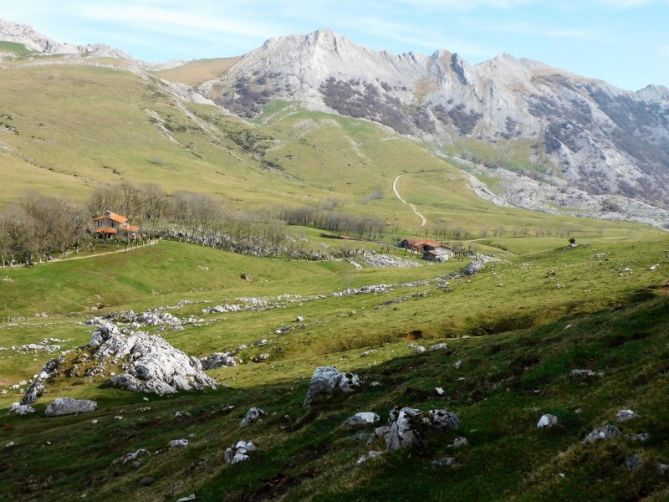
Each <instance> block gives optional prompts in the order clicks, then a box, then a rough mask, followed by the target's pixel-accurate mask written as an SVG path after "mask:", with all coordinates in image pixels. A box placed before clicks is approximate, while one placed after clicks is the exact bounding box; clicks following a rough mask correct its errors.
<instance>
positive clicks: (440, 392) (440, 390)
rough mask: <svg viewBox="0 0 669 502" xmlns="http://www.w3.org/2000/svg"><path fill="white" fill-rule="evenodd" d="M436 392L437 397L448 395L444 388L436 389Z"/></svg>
mask: <svg viewBox="0 0 669 502" xmlns="http://www.w3.org/2000/svg"><path fill="white" fill-rule="evenodd" d="M434 391H435V392H436V393H437V395H439V396H443V395H444V394H445V393H446V391H445V390H444V388H443V387H435V388H434Z"/></svg>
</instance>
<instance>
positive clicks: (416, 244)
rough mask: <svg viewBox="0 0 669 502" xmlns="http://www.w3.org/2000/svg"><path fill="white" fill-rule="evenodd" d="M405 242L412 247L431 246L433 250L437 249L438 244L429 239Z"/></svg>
mask: <svg viewBox="0 0 669 502" xmlns="http://www.w3.org/2000/svg"><path fill="white" fill-rule="evenodd" d="M407 242H408V243H409V245H410V246H414V247H423V246H431V247H433V248H436V247H439V243H438V242H437V241H434V240H430V239H422V240H421V239H407Z"/></svg>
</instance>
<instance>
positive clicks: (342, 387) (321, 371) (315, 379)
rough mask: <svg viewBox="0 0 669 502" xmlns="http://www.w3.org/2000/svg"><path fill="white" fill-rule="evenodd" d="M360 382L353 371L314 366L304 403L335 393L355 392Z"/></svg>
mask: <svg viewBox="0 0 669 502" xmlns="http://www.w3.org/2000/svg"><path fill="white" fill-rule="evenodd" d="M361 384H362V382H361V381H360V378H358V375H356V374H354V373H342V372H341V371H339V370H338V369H337V368H335V367H334V366H321V367H320V368H316V370H315V371H314V374H313V375H312V377H311V382H310V383H309V389H308V390H307V395H306V396H305V398H304V405H305V406H309V405H311V404H313V403H315V402H317V401H320V400H326V399H329V398H331V397H332V396H333V395H335V394H341V393H343V394H348V393H351V392H355V390H356V389H357V388H358V387H360V385H361Z"/></svg>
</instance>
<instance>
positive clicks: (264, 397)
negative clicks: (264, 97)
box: [0, 239, 669, 500]
mask: <svg viewBox="0 0 669 502" xmlns="http://www.w3.org/2000/svg"><path fill="white" fill-rule="evenodd" d="M550 242H551V241H550V240H548V241H545V242H544V250H541V251H536V250H527V251H524V252H519V253H518V254H511V253H501V252H500V253H499V254H500V256H504V260H502V261H500V262H497V263H490V264H488V266H487V267H486V269H484V270H483V271H482V272H480V273H479V274H477V275H474V276H471V277H455V276H454V275H453V274H454V273H456V272H458V271H459V270H460V269H462V268H463V267H464V266H465V265H466V264H467V261H457V260H456V261H451V262H448V263H446V264H442V265H424V266H421V267H418V268H410V269H373V268H363V269H355V268H353V267H352V266H351V265H350V264H348V263H346V262H339V263H337V262H294V261H286V260H277V259H264V258H251V257H245V256H240V255H235V254H231V253H227V252H223V251H218V250H212V249H208V248H203V247H201V246H193V245H188V244H181V243H176V242H168V241H165V242H161V243H160V245H158V246H153V247H148V248H144V249H139V250H137V251H134V252H133V253H118V254H113V255H107V256H101V257H96V258H93V259H89V260H79V261H72V262H67V261H63V262H60V263H53V264H51V265H49V266H42V267H40V266H38V267H35V268H34V269H21V270H18V269H17V270H4V271H0V276H2V283H1V286H0V305H5V306H6V307H5V308H6V309H7V311H9V310H10V309H12V310H13V311H14V312H18V313H20V314H21V315H20V316H18V318H15V319H13V321H12V322H10V323H5V324H2V325H0V346H2V347H3V350H1V351H0V386H1V388H2V389H4V391H3V394H2V395H0V405H2V407H3V408H5V409H6V408H7V407H8V406H9V404H10V403H12V402H14V401H18V400H19V399H20V396H21V390H22V389H25V386H26V385H25V384H21V381H22V380H28V379H30V378H31V377H32V376H33V375H34V374H35V373H37V372H38V371H39V370H40V368H41V367H42V365H43V364H44V362H45V361H46V360H47V359H49V358H51V357H53V355H51V354H49V353H47V352H43V351H37V350H30V349H25V348H23V347H25V346H26V345H28V344H30V343H36V342H39V341H40V340H42V339H44V338H48V337H51V338H56V339H58V340H59V341H58V342H48V343H47V345H49V344H52V345H53V344H54V343H58V345H60V346H61V347H60V349H61V350H64V349H70V348H74V347H77V346H80V345H83V344H85V343H87V342H88V340H89V339H90V333H91V327H90V326H83V325H82V324H81V322H82V321H84V320H86V319H88V318H90V317H91V316H92V315H104V314H105V313H108V312H116V311H124V310H129V309H134V310H135V311H138V312H140V311H143V310H147V309H156V308H158V307H167V306H171V307H173V308H170V309H169V310H162V312H170V313H171V314H172V315H174V316H176V317H177V318H179V319H181V320H185V319H188V318H194V319H195V322H194V324H188V323H186V324H183V329H182V330H173V329H172V328H171V326H170V325H159V326H155V327H150V326H146V327H143V328H142V329H144V330H149V331H150V332H155V333H157V334H160V335H161V336H163V337H164V338H165V339H166V340H168V341H169V343H171V344H172V345H174V346H175V347H177V348H179V349H182V350H184V351H185V352H186V353H188V354H191V355H194V356H198V357H201V356H204V355H207V354H210V353H212V352H223V351H231V352H236V353H237V356H238V357H240V359H241V360H242V361H243V364H241V365H239V366H236V367H223V368H219V369H214V370H210V371H209V374H210V375H211V376H212V377H214V378H216V380H217V381H218V382H219V384H220V387H219V388H218V389H217V390H213V391H212V390H210V391H204V392H182V393H179V394H177V395H174V396H169V397H157V396H154V395H148V396H145V395H141V394H136V393H132V392H128V391H123V390H118V389H114V388H111V387H109V386H106V385H104V380H96V379H91V378H80V377H74V376H72V377H67V378H58V379H56V380H55V381H54V382H51V383H50V384H49V385H48V386H47V393H46V394H45V396H44V397H42V398H41V399H40V400H39V401H37V403H36V404H35V408H36V413H34V414H32V415H27V416H14V415H11V414H9V413H8V412H6V411H3V412H1V414H0V445H1V446H2V448H3V449H2V450H0V465H1V466H2V470H3V471H4V474H3V476H2V477H1V478H0V492H1V493H3V494H5V495H6V496H7V498H9V499H22V500H44V499H57V498H61V497H64V496H72V495H75V496H77V497H86V498H87V499H90V500H102V499H105V500H109V499H111V500H135V499H140V498H141V499H149V500H175V499H177V498H180V497H183V496H188V495H190V494H191V493H194V494H195V495H196V496H197V499H198V500H220V499H226V500H269V499H272V500H274V499H282V498H283V499H286V500H295V499H312V500H316V499H317V500H352V499H353V500H381V499H387V498H388V497H389V496H390V495H389V494H392V497H393V498H397V499H403V500H419V499H420V500H443V499H445V498H448V499H452V500H547V499H552V498H554V497H555V494H559V498H560V499H562V500H576V499H585V500H637V499H639V498H645V499H647V500H663V499H665V498H666V497H667V496H669V491H668V488H667V486H668V485H667V483H668V481H669V476H668V475H667V473H666V468H665V467H663V465H665V464H667V463H669V450H668V449H667V446H666V445H667V444H669V442H668V441H667V434H669V429H667V426H666V424H667V423H669V407H668V406H667V400H666V386H667V384H668V383H669V382H668V381H667V365H666V364H665V362H666V360H668V359H669V355H668V354H667V344H668V343H669V340H668V339H667V333H669V296H668V295H667V293H668V291H667V286H666V285H665V283H666V282H667V279H668V278H669V241H667V240H666V239H658V240H656V241H649V242H646V243H644V252H643V253H640V252H639V250H638V246H637V244H635V243H625V242H607V241H594V242H592V243H587V242H584V243H583V244H582V245H580V246H578V247H577V248H574V249H567V248H564V247H558V248H552V249H551V248H550V247H549V246H550ZM519 244H520V241H518V242H517V243H516V246H518V245H519ZM110 269H111V270H114V271H115V272H114V273H113V274H109V270H110ZM242 272H244V274H245V276H246V277H247V278H249V277H250V278H251V280H245V279H242V278H240V274H241V273H242ZM54 285H57V286H58V287H54ZM369 285H377V288H376V289H373V288H372V289H370V290H369V291H370V292H369V293H367V294H364V293H358V294H353V293H355V292H356V291H353V290H354V289H355V288H361V287H363V286H369ZM378 285H384V286H383V287H378ZM349 288H351V289H349ZM346 290H349V293H347V294H345V295H343V296H341V292H343V291H346ZM335 293H336V294H335ZM286 294H288V295H287V296H286ZM250 298H255V299H256V300H253V301H260V300H262V301H265V303H264V304H263V305H265V307H267V308H265V307H262V308H258V309H251V310H245V311H237V312H235V311H225V310H224V311H222V312H220V313H217V312H213V313H207V312H203V310H204V309H211V307H213V306H215V305H225V304H228V305H244V304H246V303H245V302H249V301H251V300H250ZM184 300H187V302H185V301H184ZM261 303H262V302H261ZM92 306H94V307H95V308H96V309H98V308H101V310H96V311H95V312H91V307H92ZM42 312H44V313H43V314H42ZM35 314H39V316H36V315H35ZM298 316H299V318H300V319H302V321H296V320H297V319H298ZM440 342H444V343H446V344H447V345H448V349H447V350H435V351H430V350H427V351H426V352H423V353H418V349H417V348H416V347H426V348H428V349H429V348H430V347H431V346H432V345H434V344H436V343H440ZM240 346H246V348H241V349H240ZM261 353H265V354H267V355H268V358H267V359H266V360H265V361H264V362H257V363H254V362H252V360H253V359H254V358H256V356H258V355H259V354H261ZM323 365H334V366H336V367H338V368H339V369H341V370H348V371H354V372H355V373H357V374H358V375H359V376H360V378H361V379H362V381H363V386H362V388H361V389H359V390H358V391H357V392H355V393H352V394H350V395H346V396H338V397H335V398H333V399H332V400H331V401H328V402H324V403H321V404H318V405H315V406H312V407H310V408H305V407H304V406H303V400H304V396H305V393H306V390H307V386H308V382H309V378H310V376H311V374H312V372H313V371H314V369H315V368H316V367H318V366H323ZM573 370H590V371H591V374H590V373H588V372H586V373H585V375H586V376H584V377H575V376H574V374H573V373H572V372H573ZM587 375H590V376H587ZM15 384H18V385H15ZM437 387H440V388H441V389H443V392H442V391H440V392H437V391H436V390H435V389H436V388H437ZM59 396H71V397H76V398H88V399H95V400H96V401H97V402H98V410H97V411H95V412H92V413H87V414H80V415H77V416H67V417H56V418H46V417H44V416H43V414H44V409H45V406H46V404H47V403H48V402H50V401H51V400H53V398H55V397H59ZM147 398H148V402H147ZM253 406H257V407H260V408H262V409H263V410H264V411H265V412H266V415H265V416H264V417H263V418H262V420H261V421H259V422H256V423H255V424H253V425H251V426H249V427H244V428H241V427H240V420H241V419H242V418H243V416H244V415H245V413H246V412H247V410H248V409H249V408H251V407H253ZM394 406H410V407H414V408H418V409H421V410H423V411H427V410H429V409H435V408H447V409H449V410H451V411H453V412H455V413H457V414H458V415H459V417H460V420H461V427H460V429H459V430H457V431H452V432H448V433H443V434H437V433H431V434H428V435H427V436H426V440H425V444H424V445H423V447H422V448H420V449H419V450H417V451H413V452H410V451H393V452H386V451H385V446H384V444H383V442H382V441H379V440H371V442H370V443H369V444H367V440H368V435H366V434H355V431H352V432H346V431H344V430H342V428H341V424H342V423H343V422H344V420H346V419H347V418H348V417H350V416H352V415H353V414H355V413H357V412H360V411H371V412H375V413H377V414H378V415H380V417H381V423H380V424H377V425H382V424H383V423H385V422H386V419H387V417H388V414H389V412H390V410H391V408H393V407H394ZM622 409H632V410H634V411H635V413H636V414H637V415H638V417H637V418H635V419H633V420H630V421H629V422H624V423H618V422H617V421H616V415H617V413H618V412H619V411H620V410H622ZM545 413H550V414H553V415H555V416H557V417H558V426H557V427H554V428H551V429H538V428H537V421H538V420H539V418H540V417H541V416H542V415H543V414H545ZM118 417H122V418H118ZM606 424H615V425H616V427H617V428H618V430H619V431H620V434H619V435H618V436H616V437H614V438H612V439H609V440H606V441H598V442H596V443H594V444H589V445H586V444H582V442H581V441H582V440H583V438H584V437H585V436H586V435H587V434H588V433H589V432H591V431H592V430H593V429H594V428H596V427H600V426H603V425H606ZM363 432H373V427H372V428H371V429H363ZM635 434H637V435H638V434H648V437H647V438H646V439H645V440H643V441H639V440H636V439H633V438H645V436H643V435H642V436H634V435H635ZM459 437H464V438H466V440H467V441H466V442H467V445H466V446H464V447H462V448H454V447H453V446H450V445H454V444H459V443H457V442H456V443H454V441H455V439H456V438H459ZM180 438H186V439H188V441H189V445H188V446H187V447H186V448H179V449H170V448H168V447H167V445H168V442H169V441H171V440H174V439H180ZM238 440H252V441H253V442H254V443H255V444H256V445H257V447H258V450H257V451H255V452H253V453H252V454H251V455H250V456H251V459H250V460H249V461H248V462H245V463H242V464H238V465H228V464H227V463H226V462H225V461H224V452H225V449H226V448H227V447H229V446H231V445H232V444H234V443H235V442H237V441H238ZM459 441H461V440H459ZM141 448H146V449H148V451H149V452H150V454H149V455H147V456H143V457H141V458H140V459H139V462H140V464H137V465H135V467H132V466H131V465H130V463H128V464H125V465H124V464H122V463H119V462H117V463H114V461H115V460H116V459H118V458H120V457H122V456H123V455H125V454H126V453H129V452H134V451H137V450H139V449H141ZM372 450H373V451H381V452H383V453H382V455H381V456H380V457H378V458H375V459H372V460H368V461H366V462H363V463H360V464H359V463H358V460H359V458H360V457H361V456H363V455H366V454H367V452H368V451H372ZM444 456H448V457H452V458H453V459H454V465H452V466H450V467H442V468H439V469H435V468H433V467H432V462H433V461H434V460H436V459H440V458H443V457H444ZM511 459H513V460H511ZM630 463H631V464H633V467H632V468H630V467H626V465H631V464H630Z"/></svg>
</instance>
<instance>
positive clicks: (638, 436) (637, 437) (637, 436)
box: [625, 432, 650, 443]
mask: <svg viewBox="0 0 669 502" xmlns="http://www.w3.org/2000/svg"><path fill="white" fill-rule="evenodd" d="M625 437H626V438H627V439H629V440H630V441H640V442H642V443H643V442H644V441H648V440H649V439H650V434H648V433H647V432H639V433H636V432H631V433H629V434H626V435H625Z"/></svg>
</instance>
